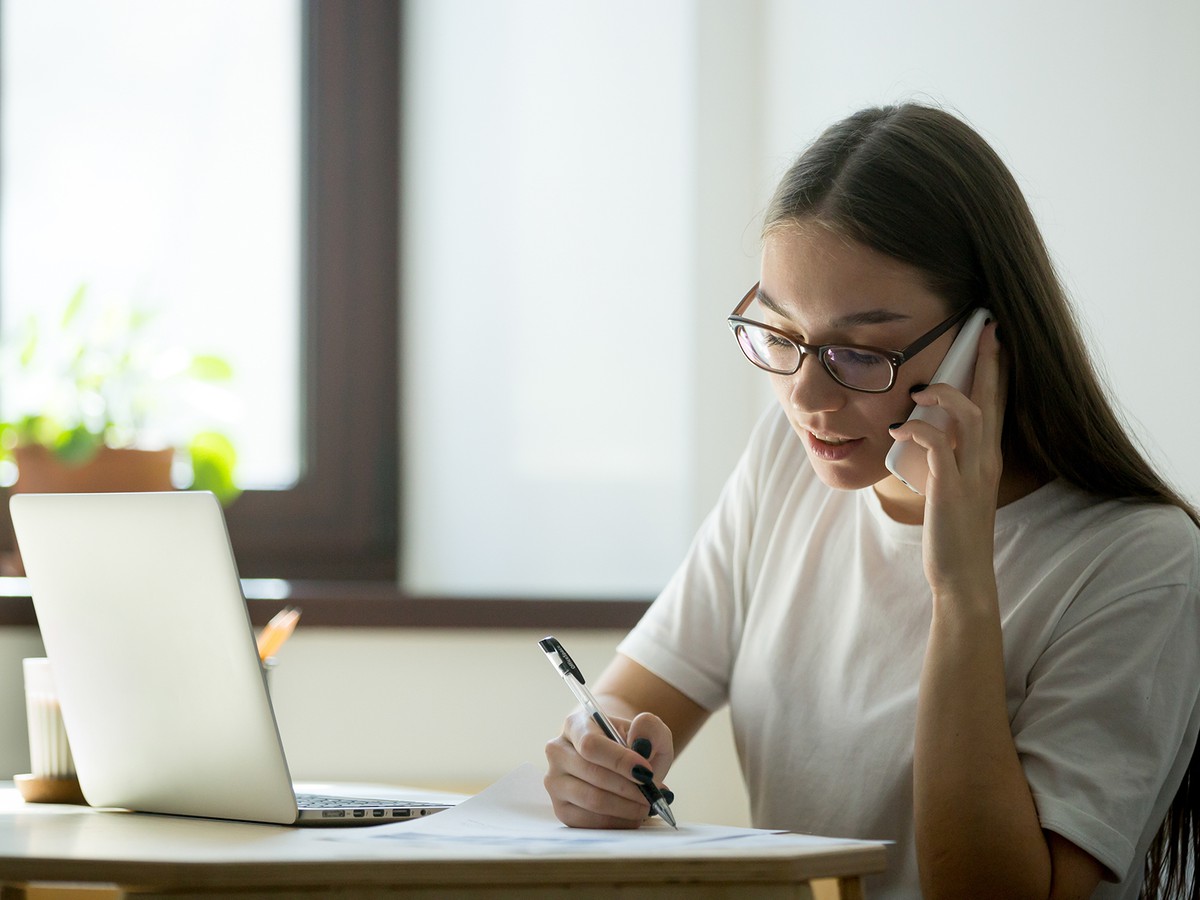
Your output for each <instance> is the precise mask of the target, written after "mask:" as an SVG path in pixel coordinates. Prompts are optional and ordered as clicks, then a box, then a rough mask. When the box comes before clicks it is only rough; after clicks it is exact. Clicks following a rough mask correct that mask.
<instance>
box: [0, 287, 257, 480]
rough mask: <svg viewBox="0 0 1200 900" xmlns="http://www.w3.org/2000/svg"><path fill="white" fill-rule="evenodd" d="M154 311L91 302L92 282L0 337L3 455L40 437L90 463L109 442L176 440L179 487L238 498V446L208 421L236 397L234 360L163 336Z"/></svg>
mask: <svg viewBox="0 0 1200 900" xmlns="http://www.w3.org/2000/svg"><path fill="white" fill-rule="evenodd" d="M153 320H154V315H153V314H152V313H147V312H145V311H141V310H137V309H134V308H132V307H129V306H126V305H113V304H109V305H105V306H103V307H99V306H93V305H91V304H90V303H89V301H88V291H87V286H86V285H84V286H81V287H80V288H79V289H78V290H77V291H76V292H75V294H74V295H73V296H72V297H71V299H70V300H69V301H68V303H67V304H66V306H65V308H63V309H62V310H61V311H59V312H56V313H55V314H54V315H42V316H38V315H33V316H30V317H28V318H27V319H26V321H25V322H24V323H23V326H22V327H21V328H18V329H17V330H16V332H15V333H14V334H13V335H12V336H11V339H9V340H6V341H5V342H4V344H3V346H0V410H3V414H4V419H3V420H2V421H0V455H2V456H3V457H8V456H10V455H11V451H12V450H13V449H14V448H16V447H20V446H28V445H33V444H40V445H42V446H44V447H46V448H47V449H49V450H51V451H52V452H53V453H54V454H55V455H56V456H57V457H58V458H59V459H60V460H62V462H63V463H65V464H67V465H83V464H84V463H86V462H87V461H88V460H90V459H91V458H92V457H93V456H95V454H96V453H97V451H98V450H99V449H100V448H101V447H103V446H108V447H113V448H127V447H139V448H143V449H148V448H155V447H174V448H176V450H180V451H183V452H185V453H186V454H187V457H188V459H189V460H190V463H191V471H192V480H191V483H190V484H187V485H181V486H183V487H188V488H192V489H196V490H210V491H212V492H213V493H214V494H216V495H217V496H218V497H219V498H220V499H221V501H222V502H223V503H228V502H230V501H231V500H233V499H234V498H235V497H236V496H237V495H238V494H239V493H240V490H239V489H238V487H237V485H236V483H235V481H234V477H233V473H234V466H235V465H236V463H237V453H236V451H235V449H234V446H233V444H232V442H231V441H230V440H229V438H228V437H226V436H225V435H224V434H223V433H221V432H220V431H217V430H213V429H211V428H210V427H207V425H206V424H205V423H208V422H209V421H211V420H213V419H216V418H218V417H219V416H218V413H217V410H219V409H220V408H227V406H228V401H229V399H230V398H229V393H228V387H227V385H228V383H229V381H230V379H231V378H232V375H233V372H232V369H231V368H230V366H229V364H228V363H227V362H226V361H225V360H223V359H221V358H220V357H218V356H212V355H204V354H201V355H196V354H191V353H189V352H187V351H184V350H182V349H180V348H179V347H177V346H169V345H166V344H164V343H162V342H161V341H160V340H159V339H158V337H157V336H156V334H155V332H154V329H153V328H152V327H151V326H152V322H153ZM206 410H207V412H206Z"/></svg>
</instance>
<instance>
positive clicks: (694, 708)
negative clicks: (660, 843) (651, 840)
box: [545, 655, 709, 828]
mask: <svg viewBox="0 0 1200 900" xmlns="http://www.w3.org/2000/svg"><path fill="white" fill-rule="evenodd" d="M595 693H596V699H597V701H598V702H599V704H600V707H601V708H602V709H603V710H604V711H605V713H606V714H607V715H608V716H609V718H610V719H612V721H613V724H614V725H615V726H616V727H617V730H618V731H620V732H621V733H622V736H623V737H624V738H625V741H626V743H627V744H629V745H630V746H632V745H633V742H634V741H636V740H638V739H643V740H648V741H649V742H650V745H651V752H650V755H649V757H648V758H644V757H642V756H641V755H639V754H638V753H636V752H634V751H633V750H632V749H629V748H626V747H622V746H620V745H619V744H617V743H616V742H615V741H611V740H609V739H608V738H607V737H605V736H604V734H603V732H601V731H600V728H599V727H598V726H597V725H596V724H595V723H594V722H593V721H592V720H591V719H590V718H588V716H587V714H586V713H584V712H582V711H579V712H575V713H573V714H572V715H571V716H569V717H568V718H567V721H566V724H565V725H564V726H563V732H562V734H561V735H559V736H558V737H557V738H555V739H554V740H552V741H550V742H549V743H548V744H546V760H547V762H548V763H549V770H548V772H547V773H546V778H545V785H546V791H547V792H548V793H549V794H550V800H551V802H552V803H553V804H554V812H555V815H557V816H558V818H559V820H560V821H561V822H563V823H564V824H566V825H571V826H574V827H577V828H637V827H638V826H639V825H641V824H642V822H644V821H645V820H646V817H647V814H648V813H649V808H648V806H647V804H646V800H645V798H644V797H643V796H642V794H641V792H640V790H639V789H638V785H637V781H636V779H635V777H634V775H633V770H634V768H635V767H639V766H640V767H642V768H646V769H649V770H650V771H651V772H652V773H653V775H654V780H655V782H656V783H658V784H659V785H661V784H662V780H663V778H664V776H665V775H666V773H667V771H668V770H669V769H670V767H671V764H672V763H673V762H674V760H675V754H676V752H678V751H679V750H682V749H683V747H684V746H686V745H687V743H688V742H689V741H690V740H691V739H692V738H693V737H694V736H695V734H696V732H697V731H699V730H700V726H701V725H703V724H704V722H705V720H707V718H708V715H709V713H708V711H707V710H705V709H704V708H703V707H702V706H700V705H698V704H696V703H695V702H693V701H692V700H690V699H688V697H686V696H685V695H684V694H682V693H680V692H679V691H678V690H676V689H675V688H673V687H672V686H671V685H669V684H667V682H665V681H663V680H662V679H661V678H659V677H658V676H657V675H654V674H652V673H651V672H650V671H649V670H647V669H645V668H643V667H642V666H640V665H638V664H637V663H635V662H633V660H631V659H628V658H627V657H624V656H620V655H618V656H617V657H616V658H615V659H614V660H613V661H612V663H611V664H610V665H609V666H608V668H607V669H606V670H605V671H604V674H603V675H601V676H600V678H599V680H598V681H597V682H596V689H595Z"/></svg>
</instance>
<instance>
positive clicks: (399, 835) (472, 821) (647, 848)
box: [328, 763, 872, 856]
mask: <svg viewBox="0 0 1200 900" xmlns="http://www.w3.org/2000/svg"><path fill="white" fill-rule="evenodd" d="M353 830H354V831H356V832H358V833H357V834H355V835H353V836H351V835H345V834H344V832H342V831H341V830H339V831H338V832H337V833H335V834H331V835H329V838H328V839H331V840H340V839H353V840H369V841H387V842H394V843H396V844H399V845H403V846H408V847H410V848H412V849H414V850H416V849H420V850H437V849H439V847H440V846H443V845H445V844H448V843H454V844H458V845H459V846H461V843H462V842H463V841H469V842H470V844H471V847H472V850H473V851H476V852H481V853H490V852H493V851H494V852H496V853H502V854H504V855H513V854H519V855H531V856H545V855H547V854H557V855H574V854H579V853H581V852H582V853H586V854H588V855H592V854H601V855H603V854H607V853H611V854H613V855H621V856H629V855H637V854H640V853H645V854H647V855H652V854H661V853H662V852H663V851H664V850H670V851H671V852H673V853H674V852H679V853H681V854H686V853H687V851H688V850H689V849H690V848H696V849H697V850H702V851H703V853H704V854H705V855H711V854H713V853H719V852H721V851H722V850H724V849H728V850H729V851H730V852H733V853H737V852H741V853H744V852H746V851H748V850H752V851H755V852H758V851H764V852H770V851H772V850H778V851H780V852H795V850H796V849H797V848H798V847H811V848H812V849H813V850H814V851H819V850H821V849H828V848H831V847H835V846H845V845H847V844H858V843H872V842H863V841H852V840H847V839H841V838H828V837H814V836H811V835H799V834H790V833H786V832H775V831H764V830H760V829H754V828H735V827H729V826H723V825H702V824H693V823H689V822H687V821H686V820H684V819H681V820H680V821H679V830H678V831H676V830H675V829H673V828H671V826H670V825H667V824H666V823H665V822H662V821H660V820H659V819H658V818H652V819H650V821H649V822H647V823H646V824H645V825H643V826H642V827H641V828H639V829H636V830H633V831H625V830H600V829H585V828H568V827H566V826H565V825H563V824H562V823H561V822H559V821H558V820H557V819H556V818H555V817H554V811H553V809H552V807H551V806H550V798H549V797H548V796H547V795H546V791H545V788H544V787H543V786H542V774H541V772H540V771H538V770H537V769H536V768H535V767H534V766H533V765H531V764H529V763H526V764H525V765H522V766H520V767H518V768H517V769H515V770H514V771H512V772H511V773H509V774H508V775H506V776H505V777H504V778H502V779H500V780H499V781H497V782H496V783H495V784H493V785H492V786H491V787H489V788H487V789H486V790H484V791H482V792H480V793H479V794H476V795H475V796H474V797H471V798H469V799H467V800H464V801H463V802H462V803H460V804H459V805H458V806H457V807H455V808H454V809H451V810H447V811H445V812H440V813H438V814H437V815H433V816H430V817H428V818H426V819H419V820H417V821H415V822H406V823H397V824H395V825H380V826H378V827H373V828H369V829H367V828H364V829H353ZM364 832H365V833H364Z"/></svg>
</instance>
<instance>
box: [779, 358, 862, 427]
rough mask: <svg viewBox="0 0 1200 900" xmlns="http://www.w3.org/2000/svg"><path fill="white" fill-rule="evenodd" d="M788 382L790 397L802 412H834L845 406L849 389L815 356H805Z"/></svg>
mask: <svg viewBox="0 0 1200 900" xmlns="http://www.w3.org/2000/svg"><path fill="white" fill-rule="evenodd" d="M788 380H789V382H790V384H789V386H788V397H789V399H790V400H791V403H792V406H793V407H795V408H796V409H798V410H800V411H801V412H806V413H815V412H833V411H834V410H837V409H841V407H842V406H843V405H845V402H846V392H847V391H848V390H849V388H847V387H845V386H843V385H841V384H839V383H838V382H837V381H836V380H835V379H834V377H833V376H832V375H830V374H829V373H828V372H827V371H826V370H825V367H824V366H823V365H821V361H820V360H819V359H817V358H816V357H815V356H809V355H805V357H804V358H803V359H802V360H801V362H800V368H799V369H797V370H796V371H795V372H794V373H793V374H792V375H790V376H788Z"/></svg>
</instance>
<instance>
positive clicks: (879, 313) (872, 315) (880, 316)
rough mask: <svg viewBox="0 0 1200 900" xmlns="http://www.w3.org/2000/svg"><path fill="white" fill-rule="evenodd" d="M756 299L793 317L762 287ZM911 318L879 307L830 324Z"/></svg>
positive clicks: (880, 322)
mask: <svg viewBox="0 0 1200 900" xmlns="http://www.w3.org/2000/svg"><path fill="white" fill-rule="evenodd" d="M755 299H757V300H758V302H759V303H761V304H762V305H763V306H765V307H766V308H767V309H769V310H770V311H771V312H773V313H775V314H776V315H777V316H781V317H783V318H785V319H790V318H791V315H790V314H789V313H788V311H787V310H785V309H784V308H783V307H782V306H781V305H779V304H778V303H776V302H775V301H774V300H772V299H771V297H770V295H769V294H767V292H766V291H764V290H763V289H762V288H761V287H760V288H759V289H758V293H757V295H756V297H755ZM910 318H912V317H911V316H909V315H907V314H906V313H902V312H897V311H895V310H892V309H883V308H877V309H866V310H862V311H861V312H854V313H849V314H848V315H845V316H839V317H838V318H836V319H834V320H833V321H832V322H830V323H829V324H830V326H831V327H833V328H853V327H854V326H856V325H886V324H887V323H888V322H903V321H905V320H906V319H910Z"/></svg>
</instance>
